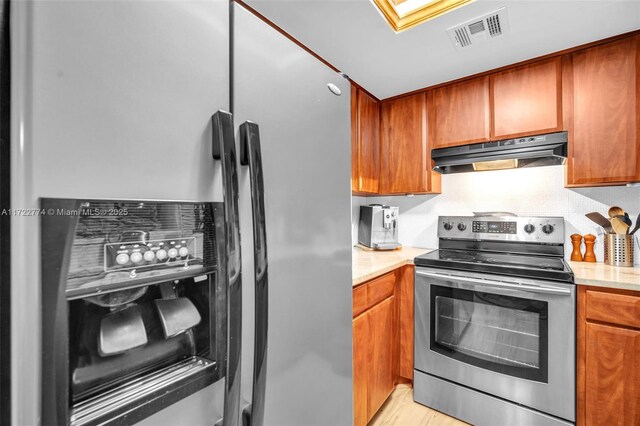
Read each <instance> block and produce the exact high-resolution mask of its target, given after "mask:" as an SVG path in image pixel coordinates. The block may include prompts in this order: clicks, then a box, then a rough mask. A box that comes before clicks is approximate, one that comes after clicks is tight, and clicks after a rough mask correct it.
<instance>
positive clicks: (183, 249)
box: [178, 247, 189, 257]
mask: <svg viewBox="0 0 640 426" xmlns="http://www.w3.org/2000/svg"><path fill="white" fill-rule="evenodd" d="M178 254H179V255H180V257H185V256H187V255H188V254H189V249H188V248H186V247H180V250H178Z"/></svg>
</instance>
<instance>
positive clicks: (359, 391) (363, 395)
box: [353, 313, 371, 426]
mask: <svg viewBox="0 0 640 426" xmlns="http://www.w3.org/2000/svg"><path fill="white" fill-rule="evenodd" d="M368 315H369V314H367V313H364V314H362V315H360V316H359V317H357V318H356V319H354V320H353V424H354V426H365V425H366V424H367V421H368V420H369V417H368V412H367V381H368V380H367V375H368V374H369V371H370V368H371V366H370V365H369V361H370V358H368V356H367V355H368V346H369V319H368Z"/></svg>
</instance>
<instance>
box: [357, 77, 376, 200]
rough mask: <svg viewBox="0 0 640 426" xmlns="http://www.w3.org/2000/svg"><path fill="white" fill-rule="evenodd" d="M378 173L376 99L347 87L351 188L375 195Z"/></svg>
mask: <svg viewBox="0 0 640 426" xmlns="http://www.w3.org/2000/svg"><path fill="white" fill-rule="evenodd" d="M379 173H380V102H379V101H378V100H377V99H375V98H373V97H371V96H370V95H369V94H367V93H366V92H364V91H363V90H360V89H358V88H356V87H355V86H353V85H352V86H351V190H352V191H353V192H355V193H362V194H377V193H378V192H379V189H380V187H379Z"/></svg>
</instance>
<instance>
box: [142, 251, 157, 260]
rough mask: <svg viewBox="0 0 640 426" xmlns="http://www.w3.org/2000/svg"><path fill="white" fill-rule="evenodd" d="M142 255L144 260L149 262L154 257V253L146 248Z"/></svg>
mask: <svg viewBox="0 0 640 426" xmlns="http://www.w3.org/2000/svg"><path fill="white" fill-rule="evenodd" d="M142 257H144V260H146V261H147V262H151V261H152V260H153V258H154V257H156V255H155V253H154V252H152V251H151V250H147V251H145V252H144V255H143V256H142Z"/></svg>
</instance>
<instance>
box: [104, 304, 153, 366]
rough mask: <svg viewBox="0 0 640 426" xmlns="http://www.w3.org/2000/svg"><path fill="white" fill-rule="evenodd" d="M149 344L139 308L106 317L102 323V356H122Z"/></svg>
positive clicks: (130, 307)
mask: <svg viewBox="0 0 640 426" xmlns="http://www.w3.org/2000/svg"><path fill="white" fill-rule="evenodd" d="M146 344H147V331H146V330H145V328H144V323H143V322H142V316H141V314H140V310H139V308H138V307H137V306H135V305H133V306H129V307H126V308H124V309H120V310H117V311H114V312H112V313H110V314H108V315H106V316H105V317H104V318H102V320H101V321H100V336H99V337H98V352H99V353H100V355H101V356H111V355H117V354H121V353H123V352H126V351H128V350H131V349H133V348H137V347H138V346H142V345H146Z"/></svg>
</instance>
